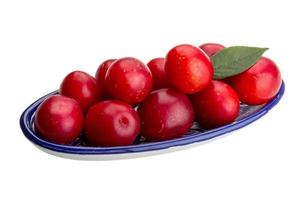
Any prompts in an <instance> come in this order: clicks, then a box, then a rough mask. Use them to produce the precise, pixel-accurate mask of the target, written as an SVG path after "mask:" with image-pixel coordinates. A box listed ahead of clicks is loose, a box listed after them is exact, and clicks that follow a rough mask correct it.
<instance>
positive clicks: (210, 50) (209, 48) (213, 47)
mask: <svg viewBox="0 0 300 200" xmlns="http://www.w3.org/2000/svg"><path fill="white" fill-rule="evenodd" d="M224 48H225V47H224V46H223V45H221V44H217V43H205V44H202V45H200V49H202V50H203V51H204V52H205V53H206V54H207V55H208V56H209V57H211V56H213V55H215V54H216V53H218V52H219V51H221V50H223V49H224Z"/></svg>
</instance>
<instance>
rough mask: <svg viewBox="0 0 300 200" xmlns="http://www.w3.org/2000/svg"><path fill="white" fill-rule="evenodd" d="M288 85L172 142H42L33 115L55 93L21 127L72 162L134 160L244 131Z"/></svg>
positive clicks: (31, 108)
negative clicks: (258, 102) (216, 125)
mask: <svg viewBox="0 0 300 200" xmlns="http://www.w3.org/2000/svg"><path fill="white" fill-rule="evenodd" d="M284 90H285V85H284V82H282V84H281V88H280V90H279V92H278V94H277V95H276V97H275V98H274V99H273V100H271V101H270V102H269V103H267V104H264V105H259V106H249V105H246V104H241V109H240V114H239V117H238V118H237V119H236V120H235V122H233V123H231V124H229V125H226V126H222V127H219V128H215V129H210V130H205V129H202V128H201V127H200V126H199V124H197V123H194V125H193V127H192V128H191V129H190V130H189V131H188V132H187V133H186V134H185V135H184V136H183V137H180V138H177V139H173V140H167V141H162V142H151V143H150V142H144V140H143V138H138V139H137V140H136V141H135V143H134V144H133V145H130V146H119V147H89V146H87V145H86V142H85V140H84V138H83V137H80V138H78V139H77V140H76V141H75V142H74V143H73V144H71V145H59V144H54V143H51V142H48V141H45V140H43V139H42V138H40V137H39V136H37V134H36V132H35V130H34V124H33V121H34V115H35V111H36V109H37V107H38V106H39V105H40V103H42V102H43V100H44V99H45V98H47V97H48V96H51V95H53V94H56V93H57V91H55V92H52V93H50V94H47V95H45V96H43V97H41V98H40V99H38V100H37V101H35V102H34V103H33V104H31V105H30V106H29V107H28V108H27V109H26V110H25V111H24V112H23V113H22V115H21V118H20V126H21V129H22V131H23V133H24V135H25V136H26V137H27V138H28V139H29V140H30V141H31V142H32V143H33V144H35V145H36V146H37V147H38V148H40V149H41V150H43V151H45V152H47V153H50V154H53V155H57V156H61V157H65V158H72V159H87V160H106V159H121V158H133V157H140V156H146V155H153V154H157V153H164V152H170V151H174V150H178V149H182V148H187V147H191V146H195V145H197V144H199V143H200V142H203V141H206V140H210V139H213V138H215V137H218V136H221V135H224V134H226V133H229V132H231V131H233V130H236V129H239V128H242V127H244V126H246V125H248V124H250V123H251V122H253V121H255V120H257V119H259V118H260V117H262V116H263V115H265V114H266V113H267V112H268V111H269V110H271V109H272V108H273V107H274V106H275V105H276V104H277V103H278V102H279V101H280V99H281V97H282V96H283V94H284Z"/></svg>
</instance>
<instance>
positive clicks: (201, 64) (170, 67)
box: [165, 44, 213, 94]
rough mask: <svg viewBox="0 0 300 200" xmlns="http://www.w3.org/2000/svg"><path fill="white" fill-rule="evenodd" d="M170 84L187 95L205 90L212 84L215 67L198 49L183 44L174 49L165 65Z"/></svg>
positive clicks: (168, 55) (169, 53)
mask: <svg viewBox="0 0 300 200" xmlns="http://www.w3.org/2000/svg"><path fill="white" fill-rule="evenodd" d="M165 70H166V74H167V77H168V80H169V83H170V84H171V85H172V86H173V87H175V88H176V89H177V90H179V91H180V92H182V93H185V94H192V93H196V92H199V91H200V90H203V89H204V88H205V87H206V86H208V84H209V83H210V82H211V80H212V77H213V66H212V64H211V62H210V59H209V58H208V56H207V55H206V54H205V53H204V52H203V51H202V50H201V49H199V48H198V47H195V46H192V45H188V44H183V45H178V46H176V47H174V48H172V49H171V50H170V51H169V52H168V54H167V56H166V65H165Z"/></svg>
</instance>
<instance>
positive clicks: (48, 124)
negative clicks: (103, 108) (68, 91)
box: [34, 95, 84, 144]
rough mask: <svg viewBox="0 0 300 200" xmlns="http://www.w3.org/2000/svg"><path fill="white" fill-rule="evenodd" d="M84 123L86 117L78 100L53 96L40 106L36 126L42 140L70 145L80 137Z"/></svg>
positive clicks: (35, 121)
mask: <svg viewBox="0 0 300 200" xmlns="http://www.w3.org/2000/svg"><path fill="white" fill-rule="evenodd" d="M83 121H84V115H83V112H82V109H81V107H80V105H79V103H78V102H77V101H76V100H74V99H72V98H69V97H65V96H61V95H53V96H50V97H48V98H47V99H46V100H44V101H43V102H42V103H41V104H40V105H39V106H38V108H37V110H36V114H35V118H34V126H35V130H36V132H37V134H38V135H39V136H41V137H42V138H44V139H46V140H48V141H50V142H54V143H57V144H70V143H71V142H73V141H74V140H75V139H76V138H77V137H78V136H79V135H80V133H81V129H82V127H83Z"/></svg>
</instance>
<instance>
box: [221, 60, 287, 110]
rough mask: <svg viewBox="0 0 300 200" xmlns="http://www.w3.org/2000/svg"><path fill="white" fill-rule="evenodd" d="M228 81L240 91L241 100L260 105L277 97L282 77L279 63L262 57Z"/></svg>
mask: <svg viewBox="0 0 300 200" xmlns="http://www.w3.org/2000/svg"><path fill="white" fill-rule="evenodd" d="M226 81H228V83H229V84H230V85H231V86H232V87H233V88H234V89H235V91H236V92H237V93H238V95H239V98H240V101H241V102H243V103H246V104H249V105H259V104H264V103H267V102H268V101H270V100H271V99H272V98H274V97H275V95H276V94H277V93H278V91H279V89H280V86H281V82H282V79H281V74H280V71H279V69H278V67H277V65H276V64H275V63H274V62H273V61H272V60H271V59H269V58H266V57H262V58H260V59H259V61H258V62H257V63H256V64H254V65H253V66H252V67H251V68H249V69H248V70H246V71H245V72H243V73H241V74H238V75H236V76H233V77H230V78H228V79H227V80H226Z"/></svg>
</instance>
